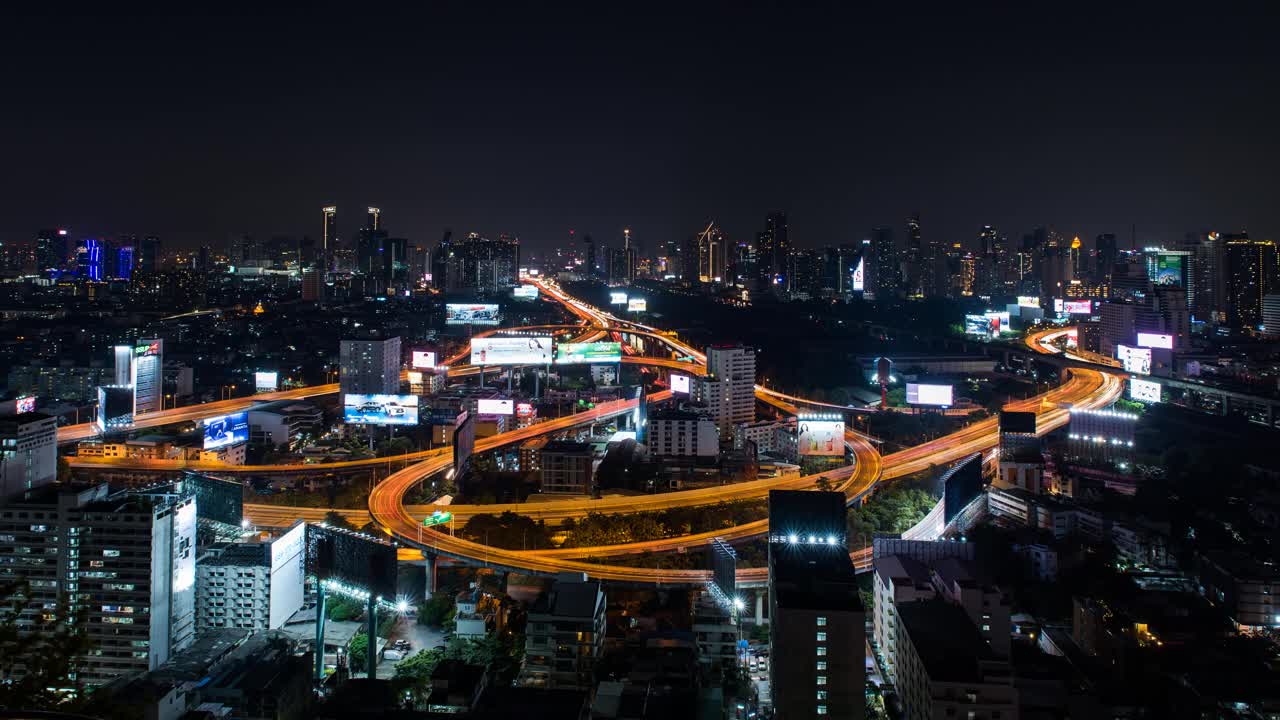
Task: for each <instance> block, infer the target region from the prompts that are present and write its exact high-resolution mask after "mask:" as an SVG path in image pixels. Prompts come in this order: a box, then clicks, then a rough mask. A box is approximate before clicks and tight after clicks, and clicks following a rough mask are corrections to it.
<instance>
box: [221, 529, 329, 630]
mask: <svg viewBox="0 0 1280 720" xmlns="http://www.w3.org/2000/svg"><path fill="white" fill-rule="evenodd" d="M304 527H305V526H304V525H302V524H297V525H295V526H294V527H293V529H291V530H290V531H289V532H287V533H285V534H284V535H283V536H281V537H280V538H278V539H276V540H275V541H273V542H269V543H214V544H213V545H211V546H209V548H208V549H207V550H205V551H204V553H203V554H202V555H201V556H200V559H199V561H198V562H197V563H196V628H197V629H198V630H199V631H200V632H201V633H203V632H205V631H206V630H210V629H215V628H241V629H245V630H253V631H255V632H258V631H262V630H277V629H279V628H281V627H283V626H284V622H285V620H288V619H289V617H290V616H292V615H293V614H294V613H296V612H297V611H298V610H301V609H302V591H303V570H304V569H303V554H304V553H303V534H304V532H305V530H304Z"/></svg>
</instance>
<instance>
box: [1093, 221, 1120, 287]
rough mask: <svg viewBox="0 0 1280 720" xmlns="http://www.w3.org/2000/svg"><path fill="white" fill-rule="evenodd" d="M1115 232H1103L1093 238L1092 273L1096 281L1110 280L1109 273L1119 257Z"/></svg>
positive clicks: (1107, 281) (1105, 281) (1113, 268)
mask: <svg viewBox="0 0 1280 720" xmlns="http://www.w3.org/2000/svg"><path fill="white" fill-rule="evenodd" d="M1119 257H1120V256H1119V254H1118V251H1117V249H1116V236H1115V233H1103V234H1101V235H1099V236H1098V237H1097V238H1096V239H1095V240H1094V250H1093V263H1094V266H1093V275H1094V278H1093V279H1094V281H1095V282H1098V283H1100V284H1101V283H1109V282H1111V273H1112V271H1113V270H1115V265H1116V260H1118V259H1119Z"/></svg>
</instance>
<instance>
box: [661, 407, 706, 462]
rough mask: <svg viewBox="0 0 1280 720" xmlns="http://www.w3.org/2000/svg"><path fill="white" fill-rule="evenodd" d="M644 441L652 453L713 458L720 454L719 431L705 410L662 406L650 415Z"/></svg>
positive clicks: (679, 456) (668, 455)
mask: <svg viewBox="0 0 1280 720" xmlns="http://www.w3.org/2000/svg"><path fill="white" fill-rule="evenodd" d="M647 444H648V446H649V452H650V453H651V454H652V455H654V456H655V457H660V458H665V457H678V458H693V459H695V460H703V461H713V460H715V458H716V456H717V455H719V454H720V432H719V431H718V430H717V429H716V423H715V421H714V420H712V419H711V416H710V415H708V414H706V413H700V412H693V411H689V410H663V411H659V412H656V413H653V415H651V416H650V417H649V438H648V443H647Z"/></svg>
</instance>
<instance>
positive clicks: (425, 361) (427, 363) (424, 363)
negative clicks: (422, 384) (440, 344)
mask: <svg viewBox="0 0 1280 720" xmlns="http://www.w3.org/2000/svg"><path fill="white" fill-rule="evenodd" d="M409 367H412V368H414V369H415V370H434V369H435V368H436V354H435V353H433V352H430V351H428V350H414V351H413V354H412V355H410V360H409Z"/></svg>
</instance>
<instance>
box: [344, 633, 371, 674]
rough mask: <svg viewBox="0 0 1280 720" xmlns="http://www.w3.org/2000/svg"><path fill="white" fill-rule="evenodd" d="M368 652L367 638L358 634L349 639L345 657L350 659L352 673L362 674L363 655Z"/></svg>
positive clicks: (363, 666)
mask: <svg viewBox="0 0 1280 720" xmlns="http://www.w3.org/2000/svg"><path fill="white" fill-rule="evenodd" d="M368 652H369V636H368V635H366V634H364V633H360V634H359V635H356V636H355V637H353V638H351V644H350V645H348V646H347V657H348V658H349V659H350V665H348V666H347V667H349V668H351V671H352V672H363V671H364V669H365V661H364V659H365V655H366V654H367V653H368Z"/></svg>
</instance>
